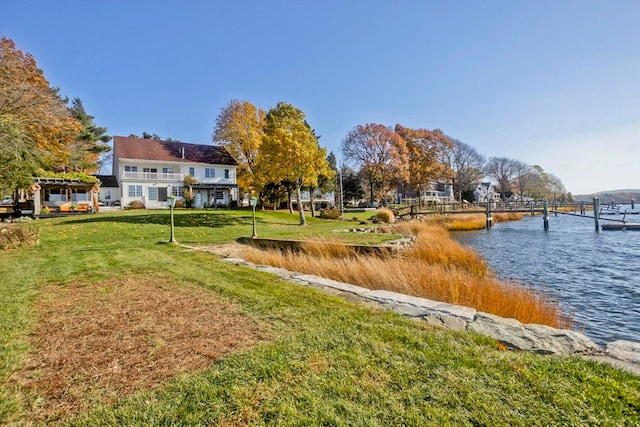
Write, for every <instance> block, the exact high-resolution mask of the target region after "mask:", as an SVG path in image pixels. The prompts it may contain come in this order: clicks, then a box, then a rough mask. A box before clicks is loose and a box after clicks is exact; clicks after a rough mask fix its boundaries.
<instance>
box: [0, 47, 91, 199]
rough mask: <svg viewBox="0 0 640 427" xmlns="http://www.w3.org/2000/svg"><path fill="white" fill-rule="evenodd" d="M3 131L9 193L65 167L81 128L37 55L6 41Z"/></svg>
mask: <svg viewBox="0 0 640 427" xmlns="http://www.w3.org/2000/svg"><path fill="white" fill-rule="evenodd" d="M0 128H1V129H0V130H1V132H0V134H1V135H2V137H1V138H0V171H2V174H0V175H2V177H3V178H2V182H1V183H0V185H2V187H3V188H4V189H5V190H8V189H11V190H13V189H14V188H16V187H24V186H27V185H28V184H29V183H30V181H31V177H32V176H33V174H34V173H35V171H36V170H37V169H38V168H40V167H41V168H43V169H45V170H53V169H54V168H55V165H58V164H60V163H61V162H65V161H66V159H67V158H68V156H69V150H68V146H69V144H70V143H72V142H73V141H74V140H75V138H76V136H77V134H78V132H79V131H80V128H81V126H80V123H78V121H77V120H75V119H74V118H73V117H71V115H70V113H69V110H68V109H67V107H66V105H65V101H64V100H62V99H61V98H60V96H59V95H58V91H57V90H55V89H51V87H50V86H49V82H48V81H47V79H46V78H45V77H44V75H43V73H42V71H41V70H39V69H38V67H37V64H36V60H35V59H34V58H33V56H32V55H30V54H28V53H23V52H22V51H20V50H17V49H16V47H15V43H14V42H13V40H11V39H9V38H7V37H2V38H1V39H0Z"/></svg>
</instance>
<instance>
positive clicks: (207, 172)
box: [204, 168, 216, 178]
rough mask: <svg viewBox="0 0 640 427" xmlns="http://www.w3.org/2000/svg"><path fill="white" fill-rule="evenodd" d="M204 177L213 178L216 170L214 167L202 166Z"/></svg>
mask: <svg viewBox="0 0 640 427" xmlns="http://www.w3.org/2000/svg"><path fill="white" fill-rule="evenodd" d="M204 177H205V178H215V177H216V170H215V169H214V168H204Z"/></svg>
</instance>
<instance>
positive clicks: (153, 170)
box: [142, 168, 158, 173]
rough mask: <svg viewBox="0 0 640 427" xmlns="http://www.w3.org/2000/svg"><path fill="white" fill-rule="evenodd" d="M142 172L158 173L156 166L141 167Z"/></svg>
mask: <svg viewBox="0 0 640 427" xmlns="http://www.w3.org/2000/svg"><path fill="white" fill-rule="evenodd" d="M142 172H151V173H158V169H157V168H142Z"/></svg>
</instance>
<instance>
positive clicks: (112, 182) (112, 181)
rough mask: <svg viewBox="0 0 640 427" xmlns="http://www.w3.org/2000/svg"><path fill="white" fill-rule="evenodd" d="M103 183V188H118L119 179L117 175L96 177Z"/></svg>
mask: <svg viewBox="0 0 640 427" xmlns="http://www.w3.org/2000/svg"><path fill="white" fill-rule="evenodd" d="M94 176H95V177H96V178H98V179H99V180H100V182H101V184H100V186H101V187H118V178H116V177H115V175H94Z"/></svg>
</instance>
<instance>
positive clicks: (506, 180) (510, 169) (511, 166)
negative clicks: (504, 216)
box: [485, 157, 516, 201]
mask: <svg viewBox="0 0 640 427" xmlns="http://www.w3.org/2000/svg"><path fill="white" fill-rule="evenodd" d="M515 162H516V160H514V159H510V158H508V157H490V158H489V161H488V162H487V165H486V167H485V174H486V175H487V176H489V177H491V178H493V179H495V180H496V182H497V183H498V186H499V187H500V198H501V199H502V200H503V201H504V200H505V199H506V194H507V193H508V192H509V191H510V190H511V180H512V179H513V176H514V174H515Z"/></svg>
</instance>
